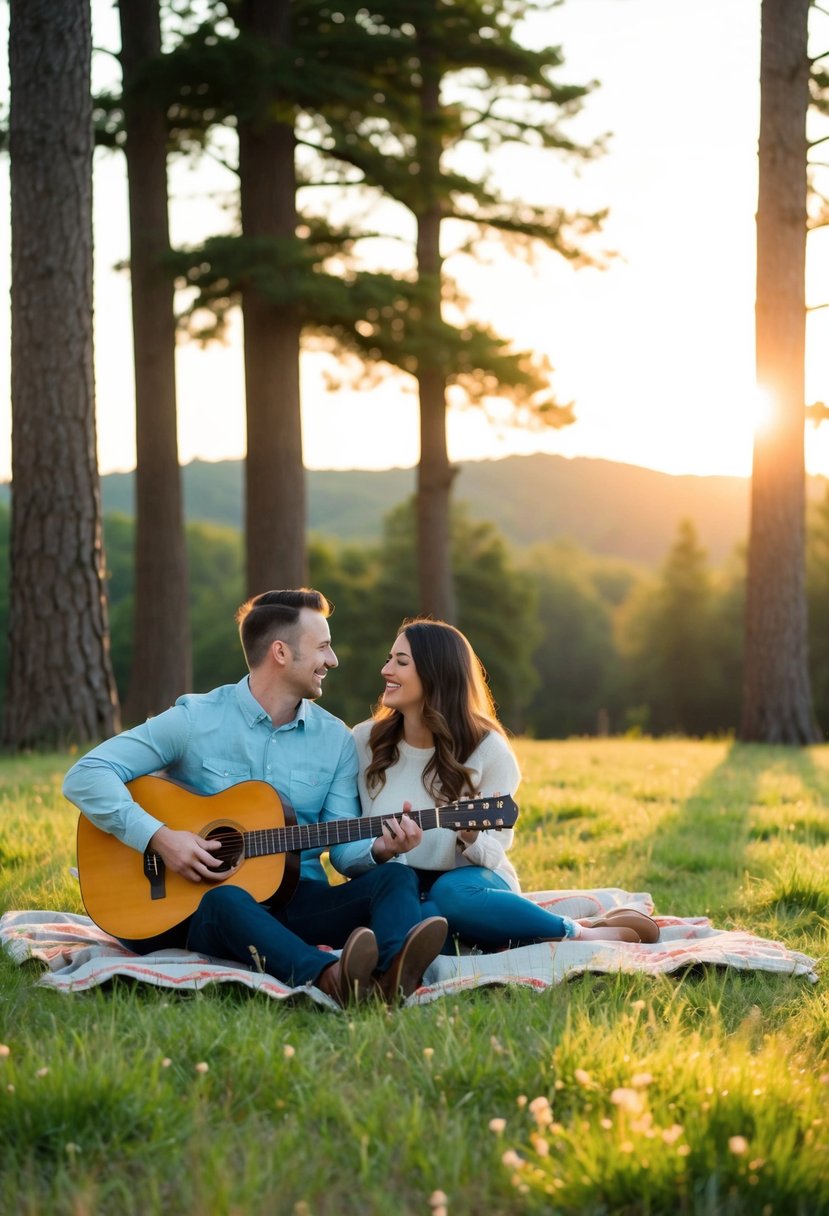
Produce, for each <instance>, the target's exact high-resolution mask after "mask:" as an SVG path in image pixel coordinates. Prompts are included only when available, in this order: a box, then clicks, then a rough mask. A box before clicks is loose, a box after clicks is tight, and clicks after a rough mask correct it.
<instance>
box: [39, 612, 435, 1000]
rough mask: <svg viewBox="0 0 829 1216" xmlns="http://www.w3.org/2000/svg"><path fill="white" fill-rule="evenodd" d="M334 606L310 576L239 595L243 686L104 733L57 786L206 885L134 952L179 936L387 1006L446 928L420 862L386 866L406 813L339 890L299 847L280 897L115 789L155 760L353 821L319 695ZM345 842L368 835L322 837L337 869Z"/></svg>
mask: <svg viewBox="0 0 829 1216" xmlns="http://www.w3.org/2000/svg"><path fill="white" fill-rule="evenodd" d="M331 611H332V609H331V605H330V604H329V603H328V601H327V600H326V598H325V596H323V595H322V594H321V593H320V592H318V591H314V590H311V589H309V588H302V589H300V590H290V591H267V592H265V593H264V594H262V595H258V596H256V597H255V598H253V599H251V600H249V601H248V602H247V603H246V604H243V605H242V607H241V608H240V609H239V611H238V613H237V617H236V619H237V622H238V624H239V632H240V636H241V641H242V648H243V650H244V654H245V659H246V661H247V665H248V668H249V675H248V676H246V677H245V678H244V679H242V680H240V681H239V683H238V684H230V685H224V686H223V687H220V688H216V689H214V690H213V691H212V692H209V693H203V694H195V693H192V694H187V695H185V696H182V697H179V699H178V701H177V702H176V704H175V705H174V706H172V707H171V708H170V709H168V710H165V712H164V713H161V714H159V715H158V717H155V718H151V719H149V720H148V721H147V722H145V723H144V724H143V725H141V726H137V727H135V728H134V729H132V730H128V731H124V732H123V734H121V735H118V736H116V737H115V738H113V739H108V740H107V741H106V742H105V743H102V744H101V745H100V746H99V747H96V748H94V749H93V750H92V751H91V752H89V753H88V754H87V755H86V756H84V757H83V758H82V759H81V760H79V761H78V762H77V763H76V764H75V765H74V766H73V767H72V768H71V769H70V770H69V772H68V773H67V775H66V779H65V781H64V786H63V792H64V794H65V796H66V797H67V798H68V799H69V800H70V801H71V802H73V803H74V804H75V805H76V806H77V807H78V808H79V809H80V810H81V811H82V812H83V814H84V815H86V816H87V817H88V818H89V820H90V821H91V822H92V823H93V824H95V826H96V827H98V828H100V829H102V830H103V831H105V832H111V833H112V834H113V835H114V836H115V837H116V838H117V839H118V840H120V841H121V842H122V843H123V844H125V845H129V846H131V847H132V848H134V849H137V850H138V851H139V852H142V853H143V852H144V851H145V850H148V849H150V850H152V851H153V852H154V853H155V854H157V855H159V856H160V857H161V859H162V860H163V862H164V865H165V866H166V867H167V869H168V870H172V871H173V872H174V873H175V874H178V875H181V876H182V877H183V878H185V879H188V880H189V881H191V882H194V883H210V882H211V881H213V883H214V884H215V885H213V886H210V887H207V888H206V890H205V894H204V895H203V896H202V898H201V900H200V901H199V903H198V906H197V909H196V911H195V912H194V913H193V915H192V916H190V917H189V918H188V919H187V920H186V921H185V922H184V923H183V924H181V925H179V926H177V927H176V928H174V929H172V930H170V931H168V932H166V933H164V934H161V935H158V936H156V937H153V938H144V939H141V940H134V939H127V938H124V939H122V940H124V941H125V944H126V945H128V946H129V947H130V948H132V949H134V950H136V951H137V952H139V953H142V954H146V953H149V952H150V951H152V950H157V949H162V948H165V947H169V946H179V947H180V946H186V947H187V948H188V949H191V950H196V951H199V952H201V953H204V954H210V955H214V956H217V957H220V958H232V959H235V960H237V961H238V962H241V963H245V964H250V963H251V962H252V961H253V962H254V963H255V965H257V966H261V967H262V968H263V969H264V970H266V971H267V972H269V973H270V974H271V975H275V976H276V977H277V979H280V980H282V981H284V982H285V983H288V984H290V985H292V986H296V985H299V984H307V983H313V984H315V985H316V986H317V987H318V988H320V989H321V990H322V991H323V992H324V993H326V994H327V995H328V996H330V997H332V998H333V999H334V1000H335V1001H337V1003H338V1004H340V1005H345V1004H347V1003H348V1002H349V1001H352V1000H363V999H365V998H366V997H368V996H369V995H370V994H371V993H373V992H377V993H379V994H380V995H381V996H382V997H383V998H384V999H385V1000H387V1001H389V1002H391V1001H394V1000H396V999H398V998H399V997H400V996H401V995H402V996H403V997H406V996H408V995H410V994H411V993H412V992H413V991H414V989H415V988H416V987H417V986H418V985H419V983H420V981H421V979H422V976H423V972H424V971H425V969H426V967H427V966H428V965H429V963H430V962H432V960H433V959H434V958H435V957H436V955H437V954H438V953H439V951H440V949H441V947H442V945H443V943H444V940H445V937H446V921H445V920H443V919H442V918H441V917H430V918H428V919H427V920H424V921H421V913H420V901H419V896H418V886H417V876H416V874H415V872H414V871H413V870H411V869H410V868H409V867H408V866H402V865H390V866H387V865H383V864H382V863H383V862H385V861H387V860H388V859H389V858H391V857H394V856H397V855H399V854H400V853H405V852H408V850H409V849H411V848H414V846H415V845H416V844H417V843H418V842H419V841H420V839H421V837H422V831H421V829H420V827H419V826H418V825H417V824H416V823H415V822H414V821H413V820H412V819H410V818H409V817H408V816H403V817H402V818H401V819H400V821H398V820H397V819H396V818H390V819H389V820H387V821H386V822H385V824H384V827H383V834H382V836H380V837H377V838H376V839H375V840H374V842H373V844H372V860H373V861H374V862H376V863H377V864H376V865H375V866H374V868H373V869H371V870H370V871H369V872H368V873H365V874H363V875H361V876H360V877H359V878H355V879H352V880H350V881H349V882H347V883H343V884H341V885H338V886H332V885H330V884H329V883H328V881H327V878H326V875H325V871H324V869H323V867H322V863H321V861H320V853H321V851H322V850H321V849H319V848H316V849H308V850H306V851H304V852H303V853H302V854H301V858H302V861H301V869H300V878H299V883H298V885H297V888H296V891H295V893H294V895H293V897H292V898H291V900H290V901H289V902H288V903H287V904H286V905H285V906H278V905H277V904H274V905H271V906H268V905H264V904H259V903H257V902H256V900H255V899H254V898H253V896H252V895H250V894H249V893H248V892H247V891H246V890H245V889H244V887H243V886H237V885H233V884H227V885H223V884H221V882H220V881H217V879H216V876H215V871H216V870H217V869H218V868H219V867H220V866H221V864H222V863H221V862H220V861H219V860H218V859H217V858H216V857H215V856H214V853H215V852H216V851H217V850H218V849H219V848H220V847H221V846H220V844H219V842H218V841H211V840H206V839H205V838H203V837H201V836H199V835H197V834H196V833H195V832H191V831H186V830H180V829H172V828H170V827H168V826H165V824H164V823H162V822H161V821H160V820H159V819H157V818H155V816H154V815H152V814H150V813H149V812H148V811H146V810H145V809H143V808H142V807H140V806H139V805H138V804H137V803H136V802H135V800H134V799H133V798H132V796H131V794H130V791H129V790H128V789H127V788H126V782H129V781H132V780H134V779H135V778H137V777H141V776H145V775H147V774H149V773H155V772H157V771H158V770H164V772H165V775H166V776H168V777H170V778H171V779H173V780H175V781H177V782H180V783H182V784H183V785H185V786H187V787H189V788H191V789H192V790H194V791H195V792H197V793H199V794H214V793H218V792H220V791H222V790H225V789H227V788H229V787H230V786H232V785H235V784H237V783H238V782H240V781H246V780H250V779H255V780H260V781H265V782H268V783H269V784H270V785H272V786H273V787H274V789H275V790H277V791H278V793H279V794H280V796H281V797H282V798H283V799H284V800H287V802H288V803H289V804H290V806H291V807H292V808H293V811H294V813H295V815H296V819H297V823H298V824H313V823H319V822H322V821H329V820H336V819H345V818H355V819H356V818H358V817H359V815H360V803H359V800H358V797H357V786H356V778H357V754H356V749H355V745H354V741H353V739H352V737H351V733H350V731H349V730H348V728H347V727H346V725H345V724H344V723H343V722H341V721H340V720H339V719H338V718H335V717H333V715H331V714H329V713H328V712H327V711H326V710H324V709H321V708H320V707H319V706H317V705H315V704H314V701H315V700H316V699H317V698H318V697H319V696H320V695H321V693H322V686H323V681H324V679H325V677H326V675H327V673H328V671H329V670H330V669H331V668H332V667H336V666H337V658H336V655H335V654H334V651H333V649H332V647H331V634H330V631H329V628H328V617H329V616H330V614H331ZM355 849H357V850H359V851H361V852H362V851H364V849H365V845H364V844H363V843H362V842H361V841H359V840H357V841H354V842H350V843H345V844H336V845H333V846H332V847H331V849H330V859H331V862H332V864H333V865H334V867H335V868H336V869H338V870H340V871H341V872H345V870H346V868H347V866H348V864H349V859H350V856H351V854H353V851H354V850H355ZM235 872H236V871H235V870H234V871H231V873H235ZM227 876H228V875H227V874H223V875H222V877H227ZM369 925H370V926H371V928H369V927H368V926H369ZM372 929H373V930H374V931H373V932H372ZM318 943H323V944H327V945H329V946H334V947H338V946H342V947H343V949H342V953H341V955H340V958H339V959H338V960H336V961H332V958H331V954H330V952H327V951H324V950H320V949H318V948H317V947H318Z"/></svg>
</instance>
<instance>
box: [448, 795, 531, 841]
mask: <svg viewBox="0 0 829 1216" xmlns="http://www.w3.org/2000/svg"><path fill="white" fill-rule="evenodd" d="M438 816H439V821H440V826H441V827H442V828H452V829H454V831H456V832H459V831H463V832H474V831H481V832H484V831H493V830H494V831H496V832H497V831H500V830H501V828H511V827H513V826H514V824H515V821H516V820H517V818H518V806H517V805H516V803H515V802H513V800H512V798H510V796H509V794H497V795H494V796H493V797H490V798H459V799H458V800H457V802H449V803H447V804H446V805H445V806H441V807H438Z"/></svg>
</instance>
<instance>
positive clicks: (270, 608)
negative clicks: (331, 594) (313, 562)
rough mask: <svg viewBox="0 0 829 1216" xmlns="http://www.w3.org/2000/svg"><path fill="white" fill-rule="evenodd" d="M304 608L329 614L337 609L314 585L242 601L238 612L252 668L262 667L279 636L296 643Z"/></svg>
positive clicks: (248, 659)
mask: <svg viewBox="0 0 829 1216" xmlns="http://www.w3.org/2000/svg"><path fill="white" fill-rule="evenodd" d="M303 608H310V609H311V610H312V611H313V612H320V613H322V615H323V616H325V617H328V616H330V615H331V613H332V612H333V611H334V605H333V604H331V603H329V602H328V600H327V599H326V598H325V596H324V595H323V594H322V592H321V591H315V590H314V589H313V587H299V588H298V589H296V590H290V591H263V592H262V594H261V595H255V596H254V597H253V598H252V599H249V600H247V601H246V602H245V603H244V604H242V606H241V608H239V610H238V611H237V613H236V623H237V624H238V626H239V637H240V638H241V641H242V649H243V650H244V652H245V659H246V661H247V665H248V667H249V668H251V669H253V668H254V667H258V666H259V664H260V663H261V662H262V661H263V659H264V658H265V655H266V654H267V653H268V650H269V649H270V647H271V644H272V643H273V642H275V641H277V639H281V640H283V641H287V642H289V644H292V643H293V641H294V638H295V636H296V628H297V624H298V622H299V614H300V612H301V611H302V609H303Z"/></svg>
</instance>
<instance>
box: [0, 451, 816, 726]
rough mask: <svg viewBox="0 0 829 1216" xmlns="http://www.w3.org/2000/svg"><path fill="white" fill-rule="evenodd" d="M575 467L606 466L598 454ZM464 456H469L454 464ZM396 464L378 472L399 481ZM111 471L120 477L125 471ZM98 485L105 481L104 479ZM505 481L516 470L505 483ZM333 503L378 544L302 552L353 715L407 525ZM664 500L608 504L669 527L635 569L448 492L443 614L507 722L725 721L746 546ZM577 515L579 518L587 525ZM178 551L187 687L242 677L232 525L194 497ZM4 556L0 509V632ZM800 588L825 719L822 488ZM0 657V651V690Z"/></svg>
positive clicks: (735, 700)
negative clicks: (714, 542) (183, 555)
mask: <svg viewBox="0 0 829 1216" xmlns="http://www.w3.org/2000/svg"><path fill="white" fill-rule="evenodd" d="M542 459H543V460H545V461H550V460H552V461H555V458H551V457H544V458H542ZM533 460H534V458H532V457H518V458H515V459H514V460H506V461H503V462H484V463H485V464H486V466H487V467H488V468H489V469H490V470H492V469H495V470H498V469H499V465H502V466H504V470H503V471H504V472H508V471H509V469H510V465H512V466H513V467H514V468H515V467H517V468H522V467H525V465H526V462H528V461H529V462H532V461H533ZM561 463H562V464H565V465H567V464H570V463H575V462H567V461H562V462H561ZM581 463H584V464H590V465H594V466H604V468H605V469H610V470H613V469H614V467H615V466H613V465H612V464H608V462H603V461H585V462H581ZM228 465H230V466H231V467H230V468H228V467H227V466H228ZM232 465H233V462H223V464H221V465H206V466H203V469H202V471H203V472H208V471H209V472H211V473H214V474H217V484H218V485H219V486H220V487H223V492H222V493H219V494H218V495H217V496H216V501H215V504H214V507H213V510H215V511H216V512H219V511H222V510H223V511H227V510H230V509H231V503H232V499H233V494H232V493H230V492H228V489H227V478H228V475H230V477H231V479H232V478H233V475H234V473H235V472H236V471H237V470H236V469H234V468H233V467H232ZM188 467H191V466H188ZM620 467H621V468H622V470H625V468H626V466H620ZM470 468H473V469H474V466H465V470H469V469H470ZM410 472H411V471H410V470H390V471H388V474H390V473H393V474H396V475H398V476H400V477H401V478H402V477H404V476H405V475H407V474H410ZM636 472H641V473H644V474H647V475H646V476H645V477H643V479H642V483H641V484H642V486H643V487H647V486H648V485H649V484H653V485H657V486H662V487H663V489H664V486H665V483H668V484H670V483H672V482H673V481H675V480H682V481H691V482H696V483H699V487H700V490H701V491H703V493H702V494H701V499H700V501H705V494H704V490H705V486H706V483H707V482H708V481H709V480H710V481H714V482H732V481H733V482H738V481H739V479H737V478H733V479H732V478H712V479H708V478H690V479H674V478H670V477H669V476H668V475H662V474H653V475H651V474H650V473H649V471H647V470H636ZM186 473H187V469H185V475H186ZM388 474H372V473H365V472H361V473H346V474H330V473H329V474H314V473H311V474H310V481H311V487H312V493H313V487H314V483H315V479H316V478H317V477H322V478H328V477H334V478H335V479H338V480H339V479H349V478H351V479H353V484H356V485H358V486H359V485H362V486H366V485H371V482H372V479H373V478H375V477H379V478H381V481H382V480H384V479H385V478H386V477H387V476H388ZM118 477H119V483H120V486H121V487H122V486H123V485H124V484H126V483H125V480H124V478H125V475H118ZM654 479H655V480H654ZM820 480H822V479H816V485H819V483H820ZM108 481H110V479H108V478H105V479H104V487H105V489H106V486H107V482H108ZM343 484H352V483H349V482H348V481H346V482H344V483H343ZM401 484H402V483H401ZM409 484H410V485H411V479H409ZM521 484H522V482H521V479H520V478H518V477H516V478H515V485H516V487H518V486H520V485H521ZM523 484H525V486H526V480H525V482H524V483H523ZM550 486H551V487H552V481H551V482H550ZM530 490H532V486H531V487H530ZM517 493H518V489H516V494H517ZM496 499H497V496H496V495H491V496H490V497H489V498H488V501H487V507H488V508H489V515H490V516H495V514H496V511H495V507H496V506H497V505H498V504H497V501H496ZM554 500H555V495H554V493H553V492H552V488H551V493H550V494H548V495H547V496H546V498H545V499H544V500H543V501H539V505H538V508H537V511H536V524H537V525H538V526H539V527H540V529H541V531H542V534H543V531H544V528H545V527H548V528H550V529H551V531H550V535H551V536H552V535H554V532H553V531H552V528H553V526H554V525H553V524H552V523H551V522H549V521H551V520H553V519H554V518H555V513H554V509H553V505H552V504H553V502H554ZM349 501H350V502H351V504H352V507H353V512H352V517H351V523H350V525H349V526H351V527H356V528H359V527H361V526H366V525H367V522H368V521H369V519H372V518H373V519H374V522H375V527H376V529H377V530H378V531H379V532H380V535H379V537H378V539H377V540H373V541H372V540H369V541H365V540H344V539H342V538H340V537H337V536H334V535H332V534H330V533H329V534H327V535H326V534H324V533H323V532H322V531H320V530H315V531H313V532H312V535H311V539H310V542H309V559H310V581H311V583H312V585H314V586H318V587H320V588H321V589H322V590H323V591H324V592H325V594H326V595H328V596H329V597H330V599H331V600H332V601H333V603H334V604H335V615H334V617H333V619H332V635H333V639H334V645H335V650H336V652H337V655H338V658H339V661H340V668H339V669H338V670H337V671H336V672H332V673H331V674H330V675H329V677H328V679H327V681H326V685H325V692H324V696H323V704H324V705H325V707H326V708H327V709H328V710H330V711H331V712H332V713H335V714H337V715H338V716H340V717H342V718H343V719H344V720H345V721H346V722H348V723H349V724H354V723H355V722H357V721H359V720H361V719H363V718H365V717H367V716H368V714H369V713H370V710H371V707H372V705H373V704H374V702H375V700H376V698H377V696H378V693H379V690H380V678H379V670H380V667H381V666H382V664H383V662H384V661H385V657H386V654H387V652H388V648H389V646H390V645H391V642H392V641H393V639H394V636H395V633H396V631H397V628H398V626H399V624H400V622H401V621H402V620H403V618H404V617H406V616H408V615H410V614H412V612H413V611H414V608H413V606H414V605H415V603H416V585H415V574H414V560H413V558H414V546H415V525H414V513H413V507H412V501H411V499H408V500H405V499H404V500H403V501H402V502H400V503H399V504H398V505H396V506H394V507H392V508H391V509H390V510H388V511H385V512H383V511H381V509H380V506H379V504H376V505H375V507H374V513H373V514H372V510H371V506H370V504H371V496H370V495H369V494H366V493H363V494H360V493H356V494H354V495H353V496H350V495H346V496H345V497H343V499H342V500H341V505H340V508H339V510H338V511H337V512H335V515H336V517H337V518H338V519H340V520H341V521H342V520H344V519H346V518H347V517H348V511H347V503H348V502H349ZM386 501H387V502H388V499H387V500H386ZM236 506H237V508H238V503H237V504H236ZM329 506H330V504H329ZM545 507H546V508H547V510H546V511H545V510H544V508H545ZM191 508H192V504H191ZM358 508H361V510H362V514H363V518H364V520H365V521H366V523H365V524H363V525H359V524H357V523H356V519H357V517H358V515H359V514H360V511H359V510H358ZM476 509H480V506H479V505H478V506H477V507H476ZM666 510H667V507H666V499H665V498H664V497H663V498H662V499H661V500H659V501H657V500H656V499H649V498H648V497H647V495H644V496H640V497H638V498H637V499H636V500H634V501H630V502H629V501H627V500H624V506H623V508H622V509H621V510H620V509H619V504H617V514H621V515H626V514H632V513H633V512H634V511H638V512H640V513H642V512H644V513H645V514H647V515H653V516H654V517H655V519H654V522H657V520H658V522H659V523H660V526H661V527H662V528H663V529H664V528H665V527H666V526H667V525H668V524H669V525H670V527H671V528H672V535H670V536H668V534H667V532H666V533H665V535H666V543H665V546H664V548H663V551H662V553H661V555H660V556H659V558H658V560H656V561H655V562H652V563H649V562H645V561H634V560H631V559H630V558H626V557H617V556H609V555H607V554H603V553H601V552H596V551H591V550H590V548H589V547H588V546H587V545H586V544H585V543H577V542H576V541H575V540H574V539H572V537H559V538H558V539H548V540H539V541H535V542H534V543H530V544H524V545H522V544H520V543H516V541H515V539H514V537H510V536H508V535H506V534H505V532H504V531H502V530H501V529H500V528H498V527H496V526H495V524H494V523H493V522H492V521H491V519H485V520H481V519H478V518H476V517H475V514H473V511H472V507H471V505H470V503H468V502H459V503H458V504H457V506H456V508H455V510H454V514H453V523H452V538H453V551H454V563H455V570H456V577H457V584H458V603H459V620H458V624H459V627H460V628H461V629H463V630H464V632H466V633H467V634H468V636H469V637H470V639H471V640H472V642H473V644H474V645H475V648H476V649H477V651H478V653H479V654H480V656H481V658H482V660H483V662H484V664H485V666H486V668H487V672H488V674H489V678H490V683H491V685H492V689H493V692H494V695H495V698H496V701H497V703H498V705H499V707H500V711H501V714H502V716H503V719H504V721H505V723H506V725H507V726H508V727H509V728H510V729H511V730H512V731H514V732H516V733H521V734H527V735H530V736H533V737H536V738H566V737H569V736H573V735H595V734H624V733H628V734H653V735H663V734H686V735H691V736H699V737H702V736H706V735H721V734H727V733H731V732H733V731H734V730H735V729H736V725H737V722H738V719H739V710H740V698H741V691H742V645H743V617H744V596H745V546H744V542H742V541H738V542H737V543H735V544H734V545H733V547H732V549H731V551H730V553H729V554H728V555H727V556H726V557H725V558H724V559H723V560H720V561H719V562H715V561H714V560H713V559H712V555H711V552H710V550H709V547H708V546H707V545H706V544H705V543H703V538H702V536H701V530H700V527H699V526H698V523H697V521H696V520H694V519H692V518H691V517H690V516H686V517H684V518H681V519H679V521H678V522H675V521H674V520H673V519H670V518H669V519H668V520H667V521H666V518H665V512H666ZM738 517H739V512H738V510H737V509H736V507H735V510H734V512H733V513H732V515H731V516H730V517H729V518H728V520H726V519H725V517H723V518H722V530H723V533H725V532H726V531H727V524H729V523H730V524H731V526H732V527H735V528H736V526H737V525H736V521H737V519H738ZM545 521H547V522H546V523H545ZM592 522H593V524H594V526H595V525H596V524H597V519H593V521H592ZM134 528H135V525H134V520H133V519H132V518H131V516H130V515H129V514H128V513H127V512H126V511H118V512H116V511H107V512H106V513H105V517H104V531H105V547H106V555H107V589H108V596H109V604H110V624H111V635H112V661H113V667H114V672H115V678H116V682H117V686H118V691H119V695H120V697H121V700H122V702H123V701H125V700H126V699H127V697H128V694H129V679H130V673H131V664H132V639H133V618H134V606H135V600H134V587H135V583H134V559H133V553H134ZM720 540H721V541H722V537H720ZM187 546H188V555H189V564H190V582H191V586H190V619H191V624H192V630H193V648H194V674H193V688H194V690H195V691H207V690H208V689H210V688H212V687H214V686H215V685H217V684H221V683H227V682H233V681H235V680H237V679H239V678H240V677H241V676H242V675H243V674H244V670H245V668H244V663H243V659H242V655H241V650H240V647H239V642H238V637H237V634H236V629H235V626H234V623H233V618H234V613H235V611H236V608H237V607H238V605H239V604H240V603H241V602H242V600H243V599H244V546H243V543H242V536H241V532H240V531H239V530H238V529H236V528H232V527H227V526H222V525H219V524H215V523H212V522H209V520H204V519H202V520H196V519H193V518H192V509H191V519H190V522H189V523H188V525H187ZM8 559H9V510H8V507H7V506H6V505H5V504H2V503H0V627H2V628H3V631H4V635H6V636H7V631H6V625H7V619H8V591H7V572H8ZM807 593H808V600H809V612H810V619H811V621H812V629H811V637H810V647H811V663H810V665H811V677H812V686H813V692H814V700H815V711H816V716H817V720H818V722H819V723H820V724H821V725H822V726H823V729H824V730H825V729H826V723H829V637H827V635H826V631H825V630H821V629H820V628H819V625H818V623H819V622H821V621H825V620H826V619H827V618H829V493H826V492H825V491H824V495H823V497H822V498H820V499H818V498H817V497H816V496H815V497H813V501H812V502H811V503H810V507H809V527H808V577H807ZM7 662H8V655H7V654H6V653H5V651H4V653H3V655H2V661H1V662H0V695H3V698H4V694H5V685H6V670H7Z"/></svg>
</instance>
